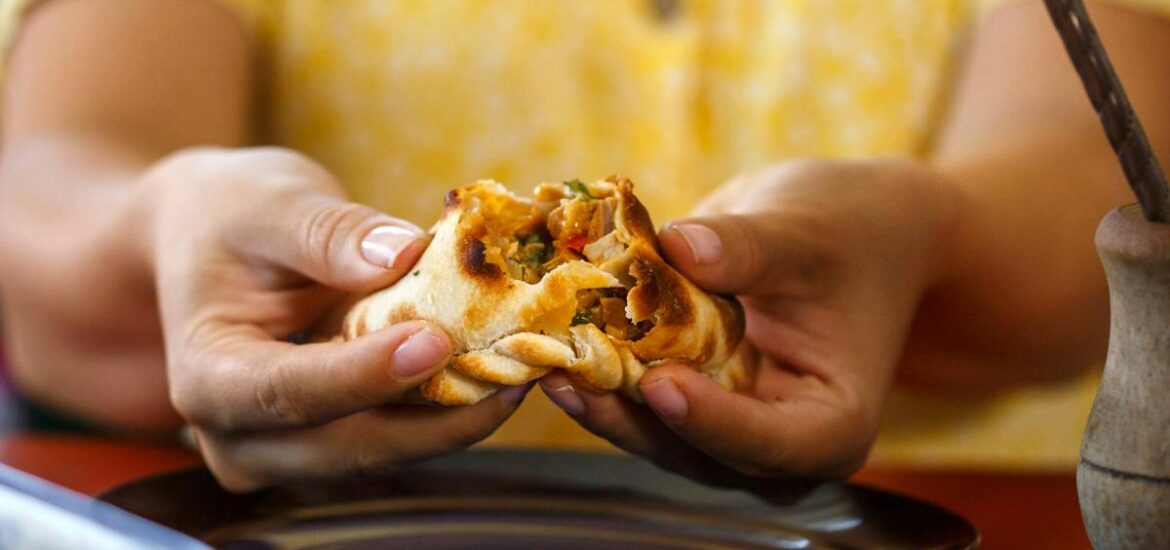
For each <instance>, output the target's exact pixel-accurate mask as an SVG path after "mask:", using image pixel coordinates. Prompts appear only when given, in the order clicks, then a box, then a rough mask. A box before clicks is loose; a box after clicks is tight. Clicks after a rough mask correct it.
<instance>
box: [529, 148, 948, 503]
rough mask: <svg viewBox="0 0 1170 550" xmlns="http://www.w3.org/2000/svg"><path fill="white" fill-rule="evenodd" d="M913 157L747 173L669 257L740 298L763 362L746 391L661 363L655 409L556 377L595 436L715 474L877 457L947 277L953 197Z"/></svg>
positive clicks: (840, 468) (682, 227)
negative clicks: (929, 292) (887, 409)
mask: <svg viewBox="0 0 1170 550" xmlns="http://www.w3.org/2000/svg"><path fill="white" fill-rule="evenodd" d="M946 189H947V188H946V187H945V186H943V185H941V184H940V182H939V181H937V178H936V177H935V176H934V174H933V173H931V172H929V171H927V170H926V169H924V168H921V167H919V166H917V165H915V164H914V163H912V162H910V161H904V160H880V161H870V162H853V163H846V162H832V161H819V160H808V161H797V162H791V163H787V164H783V165H780V166H778V167H776V168H772V169H769V170H766V171H763V172H760V173H757V174H752V175H749V176H746V177H742V178H739V179H737V180H734V181H732V182H730V183H729V184H727V185H726V186H724V187H723V188H721V189H720V190H718V191H717V192H716V193H715V194H714V195H712V196H711V197H710V198H709V199H708V200H706V201H705V202H704V203H703V204H702V205H700V206H699V208H698V209H697V211H696V215H695V217H693V218H689V219H684V220H677V221H674V222H671V223H668V224H667V225H666V226H665V227H664V228H663V230H662V232H661V234H660V240H661V244H662V248H663V252H664V253H665V254H666V256H667V258H668V259H669V260H670V261H671V263H672V264H673V265H674V266H675V267H677V268H678V269H679V270H680V271H681V272H682V273H684V274H685V275H686V276H687V277H689V278H690V279H691V280H692V281H694V282H695V283H697V284H698V285H700V286H702V287H703V288H705V289H707V290H709V291H711V292H717V293H725V294H735V295H736V296H738V298H739V300H740V301H741V302H742V304H743V306H744V308H745V311H746V316H747V337H746V341H747V342H746V344H747V346H748V347H749V348H750V349H745V351H754V352H755V353H752V354H751V356H755V357H758V359H755V361H756V362H757V365H758V374H757V377H756V379H755V381H754V385H753V386H752V387H750V388H747V389H744V390H741V391H740V392H738V393H732V392H728V391H725V390H723V389H722V388H721V387H719V386H718V385H716V384H715V382H714V381H712V380H710V379H709V378H707V377H706V376H704V375H702V374H699V373H698V372H696V371H694V370H693V369H691V368H688V367H686V366H683V365H664V366H660V367H657V368H653V369H651V370H650V371H648V372H647V373H646V375H645V376H644V377H643V379H642V380H641V383H640V389H641V391H642V394H643V395H644V396H645V399H646V402H647V405H649V407H643V406H640V405H638V404H636V403H634V402H632V401H629V400H627V399H624V398H622V397H620V396H618V395H616V394H606V395H600V394H595V393H591V392H589V391H588V390H585V389H582V388H578V387H576V386H574V385H573V384H572V383H571V381H570V380H569V379H568V378H567V377H566V376H565V375H563V374H553V375H549V376H548V377H546V378H545V379H544V380H543V381H542V382H541V386H542V389H543V390H544V391H545V392H546V393H547V394H548V395H549V397H550V398H551V399H552V400H553V401H554V402H556V403H558V404H559V405H560V406H561V407H562V408H563V409H565V410H566V411H567V412H569V414H571V415H572V416H574V417H575V418H576V419H577V420H578V421H579V422H580V423H581V424H582V425H583V426H584V427H586V428H587V429H589V430H590V431H592V432H594V433H596V434H598V435H600V436H602V437H605V438H607V439H609V440H610V441H611V442H613V443H614V444H615V445H617V446H619V447H621V448H623V449H625V450H627V451H630V452H633V453H637V454H641V455H645V456H647V457H649V458H650V459H652V460H654V461H655V462H657V463H658V464H659V465H661V466H663V467H666V468H669V469H673V470H676V471H680V472H682V473H685V474H688V475H691V476H693V477H697V478H700V479H705V480H708V481H715V482H719V481H725V482H726V481H728V480H729V479H731V478H734V477H736V476H734V475H732V476H730V477H729V475H728V474H747V475H750V476H763V477H788V476H805V477H841V476H846V475H848V474H849V473H851V472H852V471H853V470H855V469H857V468H858V467H860V466H861V464H862V463H863V462H864V460H865V457H866V455H867V454H868V451H869V448H870V446H871V445H872V442H873V439H874V437H875V434H876V430H877V426H878V420H879V417H880V413H881V409H882V406H883V402H884V400H885V398H886V395H887V393H888V391H889V388H890V385H891V380H892V378H893V376H894V371H895V367H896V365H897V364H898V361H899V355H900V353H901V350H902V346H903V340H904V339H905V337H906V334H907V330H908V327H909V325H910V322H911V320H912V318H913V316H914V313H915V309H916V306H917V304H918V301H919V299H920V297H921V296H922V294H923V292H924V290H925V289H926V288H927V287H928V286H929V285H930V284H931V282H932V280H933V278H934V277H935V275H936V274H935V270H936V268H937V266H936V265H935V261H936V260H935V258H936V255H937V249H938V247H939V245H940V243H941V242H942V237H943V236H944V235H945V234H946V233H947V232H948V231H949V230H950V228H951V225H952V223H953V220H952V218H953V217H954V211H953V210H954V209H953V206H952V197H950V196H949V195H948V192H947V191H946Z"/></svg>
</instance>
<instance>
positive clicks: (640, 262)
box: [343, 176, 750, 405]
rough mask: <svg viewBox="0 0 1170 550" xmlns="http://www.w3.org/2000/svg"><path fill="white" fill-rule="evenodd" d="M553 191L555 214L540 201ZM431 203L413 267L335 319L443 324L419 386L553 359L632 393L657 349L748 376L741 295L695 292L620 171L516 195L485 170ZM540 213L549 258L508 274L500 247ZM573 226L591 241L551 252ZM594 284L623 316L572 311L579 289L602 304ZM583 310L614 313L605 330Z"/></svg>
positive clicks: (487, 381)
mask: <svg viewBox="0 0 1170 550" xmlns="http://www.w3.org/2000/svg"><path fill="white" fill-rule="evenodd" d="M573 186H575V187H573ZM582 194H586V195H588V196H585V197H582V196H580V195H582ZM558 201H559V204H560V205H561V206H560V207H556V208H560V209H562V211H561V213H560V215H561V217H560V218H556V215H555V214H556V212H554V210H555V208H554V206H555V205H556V204H558ZM615 201H616V206H614V204H615ZM444 204H445V212H444V215H443V218H442V220H440V222H439V223H438V224H437V225H436V226H435V229H434V230H433V231H434V238H433V240H432V244H431V245H430V247H429V248H428V249H427V250H426V252H424V254H423V256H422V258H420V260H419V262H418V264H417V266H416V268H417V269H418V271H419V273H421V275H415V276H407V277H405V278H403V279H402V280H400V281H399V282H398V283H397V284H396V285H395V286H393V287H391V288H389V289H386V290H383V291H380V292H378V293H375V294H374V295H372V296H370V297H367V298H366V299H364V300H362V301H361V302H359V303H358V304H357V305H355V306H354V307H353V309H352V310H351V311H350V312H349V314H348V315H347V316H346V319H345V322H344V330H343V334H344V336H345V337H346V338H347V339H351V338H355V337H357V336H360V335H361V334H365V333H367V332H371V331H374V330H379V329H380V328H382V327H385V326H387V325H388V324H391V323H394V322H400V321H404V320H407V319H415V318H417V319H426V320H429V321H431V322H434V323H436V324H438V325H439V326H440V327H442V328H443V329H444V330H446V331H447V332H448V333H449V334H450V336H451V339H452V342H453V344H454V347H455V349H454V358H453V359H452V362H451V365H450V366H449V367H448V368H446V369H444V370H443V371H441V372H440V373H439V374H438V375H436V376H435V377H433V378H432V379H431V380H429V381H428V382H427V383H426V384H424V385H423V386H422V387H421V388H420V390H419V393H420V394H421V395H422V396H423V397H424V398H426V399H428V400H431V401H434V402H437V403H441V404H446V405H456V404H468V403H474V402H476V401H478V400H480V399H483V398H485V397H487V396H488V395H491V394H492V393H494V392H495V391H497V390H498V389H499V388H500V387H502V385H512V384H520V383H524V382H526V381H529V380H532V379H534V378H536V377H539V376H542V375H543V374H544V373H545V372H547V371H548V369H550V368H561V369H565V370H567V371H568V372H569V373H570V375H571V376H572V377H573V378H574V379H575V380H577V381H578V383H582V384H584V385H586V386H589V387H591V388H594V389H596V390H601V391H613V390H621V391H624V392H625V393H626V394H627V395H629V396H630V397H632V398H634V399H639V400H640V398H641V396H640V394H639V393H638V386H637V381H638V379H640V378H641V376H642V374H643V373H644V372H645V370H646V369H647V368H653V367H654V366H655V365H659V364H663V363H665V362H673V363H685V364H689V365H692V366H694V367H695V368H696V369H697V370H699V371H701V372H704V373H706V374H708V375H710V376H711V377H712V378H714V379H715V380H716V381H718V382H719V383H720V384H722V385H724V386H725V387H728V388H734V387H736V386H737V385H739V384H742V383H743V382H744V381H745V380H746V379H747V378H748V377H749V376H750V372H749V371H748V370H747V367H746V365H745V363H744V362H743V361H741V360H740V359H739V358H738V357H737V356H736V355H735V353H736V347H737V346H738V345H739V342H740V340H741V339H742V338H743V332H744V317H743V310H742V308H741V307H740V306H739V304H738V303H736V302H735V301H734V300H731V299H727V298H723V297H720V296H714V295H711V294H707V293H705V292H703V291H702V290H700V289H699V288H698V287H696V286H695V285H694V284H692V283H691V282H690V281H688V280H687V279H686V278H685V277H683V276H682V275H681V274H680V273H679V272H678V271H676V270H675V269H674V268H673V267H671V266H670V265H669V264H668V263H666V261H665V260H663V258H662V255H661V252H660V249H659V247H658V243H657V239H656V233H655V231H654V225H653V222H652V221H651V220H650V216H649V213H648V212H647V211H646V209H645V207H643V206H642V204H641V202H639V201H638V199H637V197H636V196H634V193H633V184H632V183H631V182H630V181H629V180H628V179H625V178H622V177H618V176H611V177H610V178H608V179H607V180H605V181H604V182H595V183H592V184H588V185H586V184H583V183H580V182H572V186H570V185H569V184H565V185H551V184H542V185H541V186H538V187H537V192H536V199H535V202H534V201H527V200H524V199H518V198H516V197H514V196H512V195H511V194H509V193H507V191H506V190H504V188H503V187H502V186H500V185H499V184H497V183H495V182H478V183H476V184H473V185H470V186H467V187H463V188H460V189H457V190H455V191H452V192H450V193H448V194H447V195H446V197H445V199H444ZM611 208H612V210H610V209H611ZM550 212H553V214H554V215H553V216H549V214H550ZM611 212H612V222H611V224H610V225H609V226H608V227H611V228H612V230H608V231H610V232H609V233H604V232H603V234H602V236H603V237H604V238H602V237H601V236H598V234H597V228H598V227H602V228H604V227H607V226H606V225H605V223H604V222H605V221H606V220H609V219H611V218H610V213H611ZM545 216H548V219H547V230H548V231H549V232H550V233H551V234H552V235H553V236H554V237H555V238H554V241H552V242H551V244H549V243H550V242H549V241H546V244H545V246H554V245H555V246H556V247H557V248H556V250H557V252H556V254H557V255H558V256H554V258H553V260H554V261H553V262H552V264H549V265H554V266H555V267H549V268H544V270H543V271H540V272H538V273H539V275H538V276H537V278H536V279H525V280H520V279H519V278H518V277H520V275H517V272H516V271H511V273H510V272H509V271H506V270H515V269H518V268H517V267H516V266H515V262H516V261H517V260H516V259H515V258H514V257H511V258H510V257H509V256H507V254H510V252H508V250H512V251H515V250H516V249H517V245H516V243H517V242H518V239H520V237H518V236H517V235H520V236H523V235H531V234H532V231H533V230H534V228H540V229H539V230H540V231H544V230H545V229H544V227H545V223H546V220H545V218H544V217H545ZM599 220H600V222H601V225H599ZM586 222H587V223H586ZM534 224H535V225H534ZM558 224H563V225H558ZM562 227H563V228H564V230H563V232H562V229H561V228H562ZM586 228H587V230H588V231H589V232H590V233H591V234H592V236H591V237H590V239H592V240H591V241H588V242H589V243H592V244H589V245H587V247H586V249H585V250H584V252H582V251H580V249H576V248H575V249H574V250H577V253H576V254H575V255H574V254H568V253H567V252H565V250H566V248H565V247H567V246H570V245H571V241H570V239H571V238H580V235H581V232H582V231H585V230H586ZM557 235H560V236H559V237H557ZM546 236H547V234H546ZM525 246H530V245H525ZM576 246H580V245H579V244H578V245H576ZM582 255H585V256H587V258H582ZM508 262H512V264H511V267H509V266H508V265H505V264H507V263H508ZM550 269H551V270H550ZM531 273H532V272H529V274H528V275H524V277H528V276H529V275H531ZM533 280H535V282H532V281H533ZM595 289H616V292H617V294H616V296H618V297H619V298H620V299H622V300H624V301H625V302H624V304H625V306H624V307H625V310H624V313H625V316H626V318H628V319H629V323H626V322H624V321H621V315H620V314H618V317H617V319H618V320H617V321H604V320H602V321H590V322H586V323H584V324H580V323H578V322H577V321H576V316H577V315H578V314H579V313H581V312H578V300H579V297H580V296H582V294H581V293H582V292H589V293H592V294H586V295H589V296H593V298H591V300H592V301H591V302H581V303H582V304H586V303H593V304H598V303H602V304H608V305H607V306H606V307H607V308H608V309H606V310H605V311H607V312H609V313H610V314H613V313H614V310H613V309H612V307H610V306H613V300H615V299H616V298H615V297H614V296H615V294H613V293H612V291H606V292H611V293H610V294H601V296H602V297H603V298H600V300H601V301H600V302H599V301H598V300H599V297H598V293H599V292H600V291H598V290H595ZM581 299H584V298H581ZM580 307H582V308H585V307H588V306H585V305H582V306H580ZM619 307H620V302H619ZM582 311H585V310H584V309H583V310H582ZM617 311H619V312H620V311H621V310H617ZM601 317H605V316H604V315H602V316H601ZM610 318H611V319H612V317H610ZM593 322H597V323H602V324H606V323H617V324H615V325H614V326H613V327H611V328H612V329H613V331H612V332H609V330H610V329H607V330H606V331H603V330H602V329H601V328H599V326H600V325H594V324H593ZM619 336H620V337H619ZM623 338H629V340H626V339H623Z"/></svg>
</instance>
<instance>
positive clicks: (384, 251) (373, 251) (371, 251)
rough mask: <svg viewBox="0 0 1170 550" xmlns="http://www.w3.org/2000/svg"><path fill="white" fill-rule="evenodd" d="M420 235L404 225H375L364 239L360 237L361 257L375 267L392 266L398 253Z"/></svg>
mask: <svg viewBox="0 0 1170 550" xmlns="http://www.w3.org/2000/svg"><path fill="white" fill-rule="evenodd" d="M420 236H421V234H420V233H418V232H415V231H411V230H410V229H406V228H404V227H397V226H393V225H382V226H378V227H375V228H374V229H373V230H372V231H370V232H369V233H368V234H367V235H366V238H365V239H362V257H363V258H365V259H366V261H367V262H370V263H371V264H374V265H375V266H377V267H382V268H390V267H394V261H395V260H397V259H398V255H399V254H401V253H402V251H403V250H406V247H407V246H409V245H410V243H412V242H414V241H416V240H418V238H419V237H420Z"/></svg>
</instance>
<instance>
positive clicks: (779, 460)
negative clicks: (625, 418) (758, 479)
mask: <svg viewBox="0 0 1170 550" xmlns="http://www.w3.org/2000/svg"><path fill="white" fill-rule="evenodd" d="M640 389H641V390H642V394H643V396H644V397H645V398H646V402H647V404H648V405H649V407H650V409H651V410H653V411H654V412H655V414H657V416H658V417H659V418H660V419H662V422H663V423H664V424H666V425H667V426H668V427H670V428H671V429H672V430H673V431H674V432H675V433H676V434H678V435H679V436H680V437H682V438H683V439H684V440H686V441H687V442H689V443H690V444H692V445H694V446H695V447H696V448H698V449H700V450H702V451H703V452H705V453H707V454H709V455H711V456H712V457H713V458H715V459H716V460H718V461H720V462H722V463H724V464H726V465H728V466H730V467H732V468H735V469H736V470H739V471H741V472H744V473H747V474H749V475H756V476H794V475H795V476H809V477H843V476H845V475H848V474H849V473H851V472H852V471H854V470H855V469H856V468H858V467H860V465H861V463H862V462H863V461H864V458H865V455H866V453H867V452H868V449H869V445H870V443H871V442H872V440H873V437H874V434H875V433H876V429H877V427H876V422H870V421H868V420H867V418H868V417H866V415H864V414H863V412H862V411H861V410H860V406H859V405H855V404H850V403H849V402H848V401H849V400H848V399H845V398H843V397H841V396H839V395H836V394H835V393H834V392H833V391H832V390H831V389H828V388H826V389H824V391H822V392H819V394H818V396H817V397H812V396H806V397H805V398H803V399H800V400H790V401H783V400H774V401H770V402H764V401H761V400H759V399H756V398H754V397H751V396H747V395H742V394H737V393H731V392H728V391H726V390H724V389H723V388H721V387H719V385H717V384H716V383H715V382H714V381H713V380H711V379H710V378H709V377H707V376H705V375H703V374H701V373H699V372H696V371H694V370H693V369H690V368H688V367H684V366H681V365H664V366H661V367H656V368H654V369H651V370H650V371H649V372H648V373H647V374H646V376H645V377H643V378H642V381H641V383H640ZM818 397H819V398H818Z"/></svg>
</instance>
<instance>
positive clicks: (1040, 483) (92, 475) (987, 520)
mask: <svg viewBox="0 0 1170 550" xmlns="http://www.w3.org/2000/svg"><path fill="white" fill-rule="evenodd" d="M0 462H2V463H4V464H8V465H10V466H13V467H16V468H18V469H21V470H24V471H26V472H29V473H31V474H34V475H36V476H39V477H42V478H44V479H47V480H49V481H52V482H55V483H58V484H60V485H64V486H65V487H69V488H71V489H73V490H75V491H78V492H81V493H85V494H88V495H95V494H97V493H100V492H101V491H104V490H106V489H109V488H111V487H114V486H116V485H119V484H122V483H125V482H127V481H130V480H133V479H137V478H140V477H142V476H146V475H151V474H157V473H161V472H165V471H169V470H174V469H179V468H184V467H189V466H192V465H196V464H199V463H200V460H199V457H198V455H196V454H193V453H191V452H190V451H187V450H184V449H180V448H175V447H162V446H156V445H148V444H142V443H127V442H120V441H110V440H103V439H95V438H83V437H75V436H47V435H32V434H27V435H10V436H6V437H3V438H0ZM854 481H855V482H858V483H863V484H866V485H870V486H873V487H880V488H883V489H887V490H891V491H895V492H899V493H902V494H905V495H910V496H913V497H917V498H919V499H921V500H924V501H927V502H931V503H934V504H937V505H940V506H943V507H946V508H949V509H951V510H953V511H955V512H957V513H959V514H960V515H962V516H963V517H965V518H967V519H968V520H969V521H971V522H972V523H974V524H975V526H976V527H978V528H979V530H980V532H981V533H982V535H983V548H989V549H999V548H1030V549H1043V548H1059V549H1062V550H1067V549H1078V548H1090V546H1089V541H1088V538H1087V537H1086V535H1085V531H1084V527H1083V526H1082V523H1081V514H1080V509H1079V507H1078V506H1077V491H1076V480H1075V478H1074V476H1073V474H1072V473H1067V474H1021V473H991V472H960V471H949V470H935V471H919V470H909V469H889V468H880V469H878V468H867V469H865V470H862V471H861V472H860V473H858V474H857V476H856V477H855V478H854Z"/></svg>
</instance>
